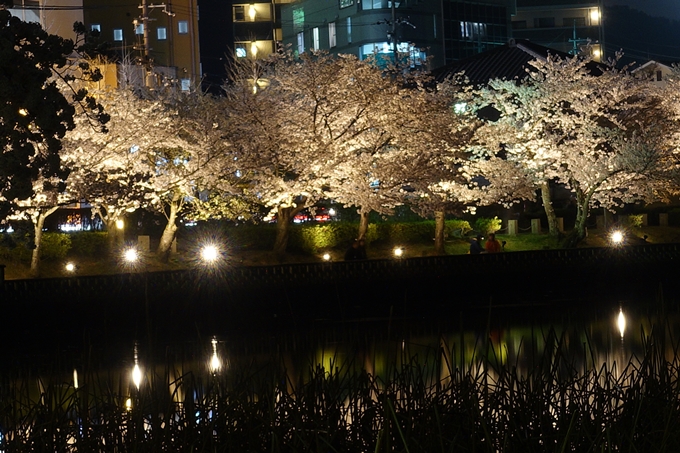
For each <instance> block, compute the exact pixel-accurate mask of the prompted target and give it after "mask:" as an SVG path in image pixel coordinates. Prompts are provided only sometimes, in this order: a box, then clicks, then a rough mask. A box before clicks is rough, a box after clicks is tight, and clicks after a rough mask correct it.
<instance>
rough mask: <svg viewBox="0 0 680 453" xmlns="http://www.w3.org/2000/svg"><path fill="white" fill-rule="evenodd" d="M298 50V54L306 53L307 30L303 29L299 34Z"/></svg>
mask: <svg viewBox="0 0 680 453" xmlns="http://www.w3.org/2000/svg"><path fill="white" fill-rule="evenodd" d="M297 52H298V54H302V53H305V32H303V31H301V32H299V33H298V34H297Z"/></svg>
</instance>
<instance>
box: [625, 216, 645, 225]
mask: <svg viewBox="0 0 680 453" xmlns="http://www.w3.org/2000/svg"><path fill="white" fill-rule="evenodd" d="M642 219H643V215H642V214H631V215H629V216H628V218H627V219H626V223H627V224H628V227H630V228H642Z"/></svg>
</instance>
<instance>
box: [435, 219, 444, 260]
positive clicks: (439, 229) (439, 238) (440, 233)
mask: <svg viewBox="0 0 680 453" xmlns="http://www.w3.org/2000/svg"><path fill="white" fill-rule="evenodd" d="M445 220H446V216H445V215H444V211H435V212H434V253H436V254H437V255H446V250H445V249H444V230H445V226H446V224H445Z"/></svg>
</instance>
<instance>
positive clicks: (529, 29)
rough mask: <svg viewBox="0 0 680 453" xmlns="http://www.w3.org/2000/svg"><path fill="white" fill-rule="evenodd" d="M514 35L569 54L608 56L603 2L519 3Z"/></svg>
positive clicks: (553, 0)
mask: <svg viewBox="0 0 680 453" xmlns="http://www.w3.org/2000/svg"><path fill="white" fill-rule="evenodd" d="M516 2H517V10H516V12H515V14H514V15H513V17H512V36H513V38H516V39H526V40H529V41H531V42H533V43H536V44H539V45H542V46H546V47H550V48H552V49H556V50H559V51H561V52H566V53H569V54H571V55H576V54H581V55H582V54H584V53H589V54H590V55H591V56H592V57H593V59H594V60H596V61H600V60H601V59H602V58H603V55H604V27H603V20H604V19H603V17H602V10H603V8H602V0H516Z"/></svg>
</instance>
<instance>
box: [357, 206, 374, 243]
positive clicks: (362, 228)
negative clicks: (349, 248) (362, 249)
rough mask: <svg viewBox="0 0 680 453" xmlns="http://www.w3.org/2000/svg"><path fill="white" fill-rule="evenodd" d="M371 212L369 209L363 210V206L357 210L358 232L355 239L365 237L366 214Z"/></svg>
mask: <svg viewBox="0 0 680 453" xmlns="http://www.w3.org/2000/svg"><path fill="white" fill-rule="evenodd" d="M370 214H371V210H370V209H366V210H364V209H363V208H362V209H360V210H359V232H358V234H357V240H360V239H364V240H365V239H366V234H367V233H368V225H369V223H368V216H369V215H370Z"/></svg>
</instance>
